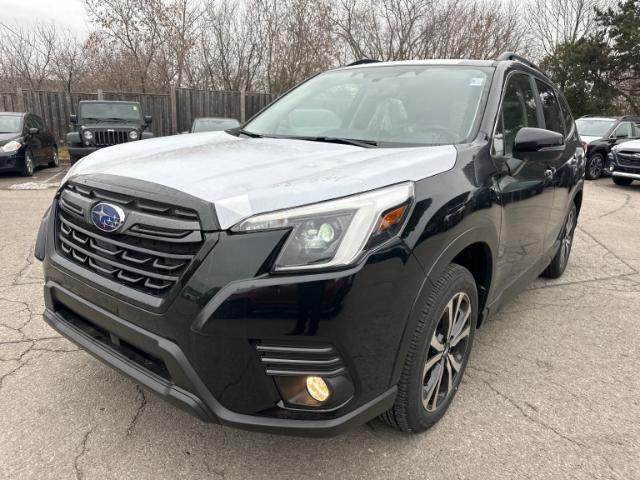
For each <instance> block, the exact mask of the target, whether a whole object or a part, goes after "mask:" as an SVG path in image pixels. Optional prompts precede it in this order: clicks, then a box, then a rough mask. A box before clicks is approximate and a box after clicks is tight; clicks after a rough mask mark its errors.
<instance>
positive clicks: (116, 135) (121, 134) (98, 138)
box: [93, 128, 129, 147]
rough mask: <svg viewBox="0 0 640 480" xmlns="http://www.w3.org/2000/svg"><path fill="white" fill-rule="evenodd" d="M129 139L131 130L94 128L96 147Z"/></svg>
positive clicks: (116, 143)
mask: <svg viewBox="0 0 640 480" xmlns="http://www.w3.org/2000/svg"><path fill="white" fill-rule="evenodd" d="M128 141H129V130H116V129H113V128H108V129H105V130H93V143H94V145H95V146H96V147H108V146H111V145H118V144H120V143H126V142H128Z"/></svg>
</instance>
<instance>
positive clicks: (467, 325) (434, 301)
mask: <svg viewBox="0 0 640 480" xmlns="http://www.w3.org/2000/svg"><path fill="white" fill-rule="evenodd" d="M457 299H458V300H459V303H458V307H459V309H458V310H459V311H460V312H462V313H464V315H463V316H461V317H459V316H458V315H454V317H455V318H456V319H458V318H460V322H454V323H458V324H460V323H462V320H463V319H464V323H462V325H461V326H459V327H457V328H456V329H453V328H451V329H450V330H451V333H448V332H447V329H446V328H445V325H448V324H449V323H448V321H447V320H446V317H448V316H450V314H448V313H447V312H448V307H449V304H450V303H453V309H454V310H456V309H455V302H457V301H458V300H457ZM460 299H462V300H460ZM465 299H466V300H465ZM465 302H467V303H466V308H464V310H463V309H462V307H463V306H464V305H465ZM458 310H456V312H458ZM467 311H468V316H467V315H466V312H467ZM477 319H478V290H477V288H476V284H475V281H474V279H473V276H472V275H471V273H470V272H469V271H468V270H467V269H466V268H464V267H461V266H460V265H457V264H453V263H452V264H450V265H449V266H447V268H446V269H445V271H444V272H443V274H442V276H441V277H440V279H439V280H438V281H437V282H436V284H435V286H434V288H433V290H432V291H431V294H430V295H429V298H428V300H427V302H426V303H425V305H424V308H423V311H422V315H421V317H420V320H419V322H418V325H417V326H416V329H415V331H414V333H413V338H412V340H411V344H410V346H409V351H408V352H407V358H406V360H405V364H404V367H403V369H402V374H401V376H400V381H399V382H398V394H397V396H396V401H395V404H394V406H393V407H392V408H391V409H390V410H388V411H387V412H385V413H384V414H382V420H383V421H385V422H386V423H387V424H389V425H391V426H392V427H394V428H397V429H398V430H401V431H403V432H410V433H420V432H423V431H425V430H426V429H428V428H430V427H431V426H432V425H434V424H435V423H436V422H438V421H439V420H440V419H441V418H442V417H443V416H444V414H445V413H446V411H447V409H448V408H449V405H450V404H451V402H452V400H453V397H454V396H455V393H456V391H457V390H458V386H459V384H460V381H461V380H462V376H463V375H464V370H465V368H466V366H467V362H468V360H469V353H470V352H471V346H472V344H473V336H474V333H475V329H476V324H477ZM467 329H468V332H467V333H466V335H465V332H466V331H467ZM457 330H459V332H458V335H457V337H456V331H457ZM454 342H455V343H454ZM434 345H436V346H437V347H436V346H434ZM440 348H442V349H440ZM440 352H443V353H440ZM447 352H449V354H448V355H447ZM438 356H440V357H439V359H438ZM452 357H453V359H452ZM434 361H435V363H434ZM454 361H455V363H454ZM456 364H457V366H458V369H457V371H456V369H455V365H456ZM429 365H431V366H429ZM438 374H440V380H437V377H438ZM434 382H435V383H434ZM430 386H431V387H432V388H430ZM443 390H444V391H443ZM430 391H431V392H433V393H431V394H429V392H430ZM425 399H426V403H425ZM429 407H431V410H429Z"/></svg>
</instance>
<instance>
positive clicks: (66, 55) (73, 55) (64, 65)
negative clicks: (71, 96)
mask: <svg viewBox="0 0 640 480" xmlns="http://www.w3.org/2000/svg"><path fill="white" fill-rule="evenodd" d="M87 61H88V57H87V52H86V43H85V42H84V41H83V40H81V39H80V38H78V35H77V34H74V33H72V32H70V31H69V30H67V31H65V32H63V33H61V34H60V35H59V36H57V37H56V41H55V48H54V50H53V62H52V64H51V71H52V73H53V75H54V77H55V78H56V79H58V80H59V81H60V83H61V84H62V85H63V86H64V89H65V91H66V92H67V93H71V91H72V90H73V89H74V88H75V87H77V86H78V84H79V82H80V81H81V80H82V73H83V72H84V68H85V66H86V64H87Z"/></svg>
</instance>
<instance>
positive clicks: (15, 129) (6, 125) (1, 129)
mask: <svg viewBox="0 0 640 480" xmlns="http://www.w3.org/2000/svg"><path fill="white" fill-rule="evenodd" d="M19 132H20V117H19V116H17V115H0V133H19Z"/></svg>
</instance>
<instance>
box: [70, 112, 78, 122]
mask: <svg viewBox="0 0 640 480" xmlns="http://www.w3.org/2000/svg"><path fill="white" fill-rule="evenodd" d="M69 122H71V123H74V124H75V123H78V116H77V115H74V114H73V113H72V114H71V115H69Z"/></svg>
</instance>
